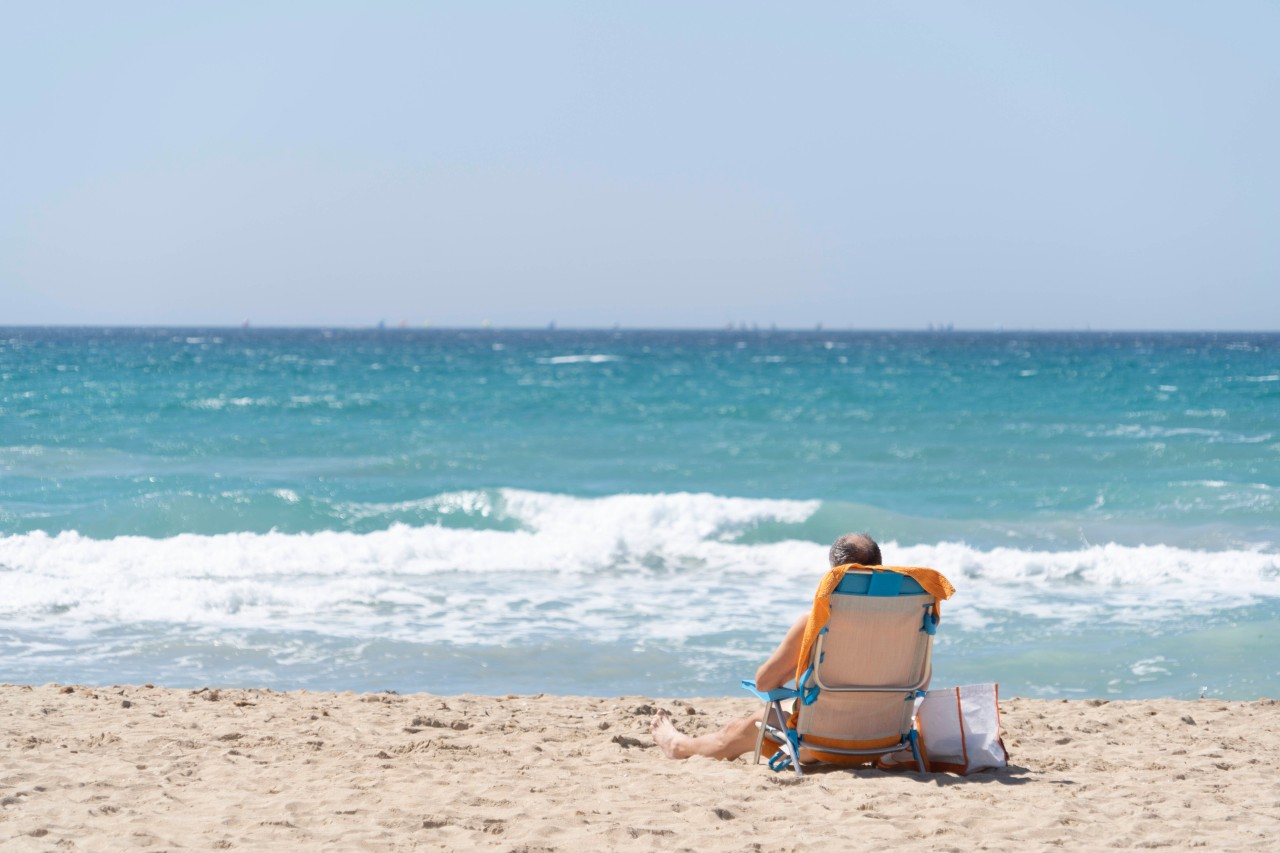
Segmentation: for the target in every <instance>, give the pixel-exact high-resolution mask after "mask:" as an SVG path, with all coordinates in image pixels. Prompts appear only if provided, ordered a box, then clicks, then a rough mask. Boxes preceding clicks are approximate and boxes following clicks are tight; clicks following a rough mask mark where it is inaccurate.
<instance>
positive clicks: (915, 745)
mask: <svg viewBox="0 0 1280 853" xmlns="http://www.w3.org/2000/svg"><path fill="white" fill-rule="evenodd" d="M907 738H908V740H910V741H911V755H912V756H913V757H914V758H915V760H916V769H917V770H919V771H920V772H921V773H927V772H928V771H927V770H926V769H925V766H924V757H923V756H922V755H921V754H920V735H919V734H918V733H917V732H916V730H915V729H912V730H911V734H910V735H908V736H907Z"/></svg>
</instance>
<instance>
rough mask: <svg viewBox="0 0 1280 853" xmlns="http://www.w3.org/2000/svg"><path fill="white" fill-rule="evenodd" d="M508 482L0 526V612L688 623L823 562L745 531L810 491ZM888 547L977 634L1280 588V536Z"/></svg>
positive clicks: (1129, 617) (506, 627) (599, 630)
mask: <svg viewBox="0 0 1280 853" xmlns="http://www.w3.org/2000/svg"><path fill="white" fill-rule="evenodd" d="M497 495H498V497H497V500H496V501H495V502H494V504H493V505H492V506H491V505H489V504H488V503H486V501H485V500H484V499H482V495H481V493H471V492H468V493H458V494H446V495H438V496H435V497H434V498H431V499H429V500H431V501H433V502H435V503H437V504H440V505H456V506H460V507H467V508H468V509H470V510H473V511H475V510H477V509H479V510H481V511H483V513H484V514H486V515H488V514H489V513H493V514H494V515H496V516H500V517H505V518H507V519H509V520H510V519H514V520H516V521H517V522H518V523H519V525H520V529H516V530H494V529H479V530H477V529H456V528H447V527H442V526H423V527H411V526H407V525H395V526H392V527H390V528H389V529H386V530H380V531H376V532H371V533H349V532H332V531H330V532H319V533H301V534H285V533H278V532H271V533H265V534H253V533H230V534H223V535H217V536H197V535H181V536H175V537H171V538H166V539H148V538H142V537H128V536H126V537H118V538H115V539H111V540H98V539H91V538H88V537H85V536H81V535H80V534H77V533H74V532H71V533H61V534H58V535H56V536H50V535H48V534H45V533H39V532H37V533H30V534H24V535H17V536H8V537H0V582H2V584H3V588H4V590H5V594H4V595H3V596H0V620H3V621H4V623H5V624H6V625H8V626H10V627H11V628H14V629H19V630H27V631H32V632H36V633H39V634H40V635H42V636H51V635H52V636H66V637H85V636H89V635H91V634H92V633H93V632H95V631H100V630H103V629H109V628H112V627H116V628H127V627H131V626H139V625H151V626H156V625H165V624H167V625H169V626H171V627H172V629H173V630H177V631H185V630H192V629H201V628H208V629H215V630H216V629H222V628H240V629H264V630H271V631H283V632H291V631H298V632H306V631H311V632H319V633H322V634H325V635H335V636H369V637H382V638H394V639H403V640H409V641H414V642H453V643H463V644H466V643H510V642H523V641H530V642H534V641H542V640H547V639H549V638H550V639H555V638H566V637H581V638H584V639H588V640H607V641H617V640H634V641H636V642H645V641H649V640H661V641H663V642H675V643H683V642H697V638H698V637H700V636H703V635H705V634H707V633H709V632H717V631H729V632H733V631H740V632H746V633H754V632H758V631H759V632H765V633H768V632H772V631H775V630H776V629H777V627H778V626H784V625H785V624H787V623H789V622H790V620H791V619H793V618H794V616H795V614H796V613H798V612H802V611H803V610H805V609H807V608H808V605H809V602H810V600H811V597H812V594H813V588H814V585H815V584H816V582H817V579H818V577H819V576H820V575H821V574H822V571H823V568H824V566H825V562H826V545H825V544H820V543H814V542H805V541H794V540H793V541H781V542H769V543H765V544H740V543H739V542H738V541H736V540H737V539H738V537H739V536H740V535H741V534H743V533H744V532H747V531H749V530H751V529H753V528H754V527H755V526H757V525H759V524H765V523H768V524H777V523H782V524H800V523H803V522H804V521H805V520H806V519H808V518H809V517H810V516H812V515H813V514H814V512H816V511H817V509H818V507H819V504H818V502H816V501H788V500H757V499H746V498H725V497H718V496H714V495H707V494H683V493H682V494H658V495H612V496H607V497H601V498H576V497H570V496H565V495H553V494H545V493H537V492H527V491H519V490H510V489H504V490H500V491H499V492H498V493H497ZM884 551H885V556H886V558H887V559H888V560H889V561H890V562H892V563H895V564H899V565H923V566H931V567H934V568H937V569H938V570H940V571H942V572H943V573H944V574H946V575H947V576H948V577H949V578H950V579H951V580H952V582H953V583H954V584H955V586H956V588H957V589H958V590H959V592H958V594H957V596H956V597H955V598H954V599H953V601H952V602H950V603H949V604H948V605H946V607H945V612H946V614H947V616H948V618H949V619H950V620H952V621H951V624H952V625H953V626H955V627H954V629H953V630H957V631H960V632H975V634H976V633H977V632H982V631H992V630H994V631H1004V630H1012V629H1011V628H1010V626H1011V625H1013V624H1014V623H1016V622H1017V620H1019V619H1026V620H1038V624H1040V625H1041V626H1042V627H1044V628H1045V629H1046V630H1056V629H1064V630H1083V629H1085V628H1090V629H1096V630H1105V629H1107V626H1112V627H1114V628H1132V627H1133V626H1139V625H1143V624H1148V623H1155V622H1156V621H1157V620H1169V619H1174V620H1177V619H1193V618H1198V617H1203V616H1205V615H1211V614H1216V613H1220V612H1224V611H1228V610H1231V609H1233V608H1239V607H1244V606H1247V605H1250V604H1254V603H1257V602H1259V601H1263V600H1268V599H1280V556H1277V555H1276V554H1275V553H1269V552H1266V551H1264V550H1261V549H1259V550H1228V551H1193V550H1187V549H1180V548H1174V547H1171V546H1163V545H1151V546H1141V547H1129V546H1120V545H1114V544H1105V545H1097V546H1092V547H1087V548H1082V549H1078V550H1073V551H1034V550H1019V549H1015V548H995V549H988V550H983V549H978V548H973V547H970V546H968V545H965V544H963V543H956V542H940V543H934V544H925V545H912V546H898V545H897V544H896V543H892V542H889V543H885V544H884ZM770 603H775V604H778V605H779V606H778V607H776V608H771V607H769V606H768V605H769V604H770Z"/></svg>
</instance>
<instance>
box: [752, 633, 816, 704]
mask: <svg viewBox="0 0 1280 853" xmlns="http://www.w3.org/2000/svg"><path fill="white" fill-rule="evenodd" d="M808 624H809V614H808V613H806V614H804V615H803V616H801V617H800V618H799V619H797V620H796V622H795V624H794V625H792V626H791V628H790V630H788V631H787V635H786V636H785V637H783V638H782V642H781V643H778V647H777V648H776V649H774V650H773V654H771V655H769V659H768V660H767V661H765V662H764V663H762V664H761V665H760V668H759V669H757V670H756V689H757V690H763V691H766V692H767V691H769V690H774V689H776V688H778V687H781V686H782V685H784V684H786V683H787V682H788V681H790V680H791V679H793V678H795V677H796V658H798V657H800V646H801V645H803V644H804V629H805V626H806V625H808Z"/></svg>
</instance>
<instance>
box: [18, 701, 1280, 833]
mask: <svg viewBox="0 0 1280 853" xmlns="http://www.w3.org/2000/svg"><path fill="white" fill-rule="evenodd" d="M1000 706H1001V715H1002V728H1003V736H1004V741H1005V744H1006V745H1007V747H1008V750H1009V754H1010V764H1009V768H1008V769H1007V770H1003V771H997V772H983V773H978V774H975V775H973V776H970V777H966V778H960V777H956V776H949V775H943V774H916V773H887V772H883V771H878V770H872V769H854V770H845V769H836V768H831V769H827V768H819V769H815V770H813V771H811V772H808V773H807V775H806V777H805V778H804V779H803V780H796V779H794V778H793V777H791V776H790V775H788V774H774V773H772V772H770V771H769V770H768V769H767V768H765V767H764V766H752V765H751V764H750V756H747V757H745V758H742V759H739V760H737V761H734V762H713V761H709V760H704V759H691V760H689V761H685V762H678V761H671V760H668V759H666V758H664V757H663V756H662V755H661V753H660V752H659V751H658V750H657V749H656V748H654V747H653V741H652V738H651V737H650V736H649V734H648V722H649V719H650V717H651V716H652V714H653V712H654V710H655V709H657V708H659V707H661V708H666V709H668V710H670V711H671V712H672V713H673V715H674V716H675V718H676V720H677V724H678V725H679V726H680V727H681V728H682V729H683V730H685V731H688V732H690V733H694V734H697V733H701V732H703V731H707V730H710V729H713V728H716V727H718V726H719V725H721V724H723V723H724V722H725V721H727V720H728V719H730V718H732V717H735V716H739V715H741V714H744V713H746V712H748V711H749V710H751V708H752V702H751V700H750V699H749V698H706V699H655V698H652V697H645V696H625V697H614V698H599V697H582V696H554V695H546V694H538V695H532V696H522V695H507V696H477V695H458V696H441V695H435V694H427V693H418V694H405V695H401V694H394V693H370V694H358V693H352V692H346V693H313V692H308V691H292V692H287V693H281V692H275V691H272V690H270V689H242V688H201V689H198V690H189V689H178V688H164V687H146V686H141V687H139V686H114V687H82V686H74V685H72V686H63V685H52V684H50V685H43V686H31V685H12V684H3V685H0V846H5V848H6V849H16V850H54V849H90V850H92V849H107V848H111V847H118V846H120V845H121V843H127V844H132V845H134V846H144V847H148V848H149V849H168V848H176V847H196V848H203V849H211V848H212V849H295V848H303V849H351V848H360V849H378V850H401V849H418V848H421V849H444V850H453V849H499V850H513V849H516V850H528V851H544V850H566V849H567V850H585V849H664V850H665V849H678V848H687V849H693V850H699V851H704V850H709V851H734V850H745V849H752V845H756V844H759V845H762V846H763V847H764V848H765V849H784V850H817V849H821V848H825V847H829V844H830V841H831V839H832V838H833V837H845V838H851V837H852V838H857V839H858V841H859V843H860V846H872V845H875V846H880V845H890V846H893V847H907V848H920V849H923V848H926V847H927V848H929V849H931V850H948V849H957V850H961V849H973V848H974V847H982V848H984V849H992V850H1015V849H1019V850H1020V849H1025V848H1026V847H1027V845H1028V844H1031V845H1037V846H1043V845H1054V846H1063V847H1068V848H1076V849H1084V848H1096V847H1100V846H1119V847H1136V846H1141V847H1158V846H1175V847H1185V846H1204V847H1208V848H1209V849H1215V850H1230V849H1252V848H1262V847H1266V846H1268V845H1269V844H1270V840H1269V839H1270V837H1271V836H1272V835H1274V833H1275V832H1276V831H1277V829H1280V826H1278V824H1280V779H1278V778H1277V775H1276V773H1275V771H1274V768H1275V766H1276V764H1277V762H1280V704H1277V702H1276V701H1275V700H1272V699H1259V700H1256V701H1223V700H1217V699H1200V700H1174V699H1158V700H1104V699H1090V700H1056V699H1055V700H1050V699H1024V698H1002V699H1001V702H1000Z"/></svg>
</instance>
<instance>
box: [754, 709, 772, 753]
mask: <svg viewBox="0 0 1280 853" xmlns="http://www.w3.org/2000/svg"><path fill="white" fill-rule="evenodd" d="M767 725H769V701H768V700H767V699H766V700H765V703H764V716H763V718H762V719H761V720H760V722H758V723H756V754H755V755H753V756H752V757H751V763H752V764H759V763H760V752H761V750H763V749H764V727H765V726H767Z"/></svg>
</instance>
